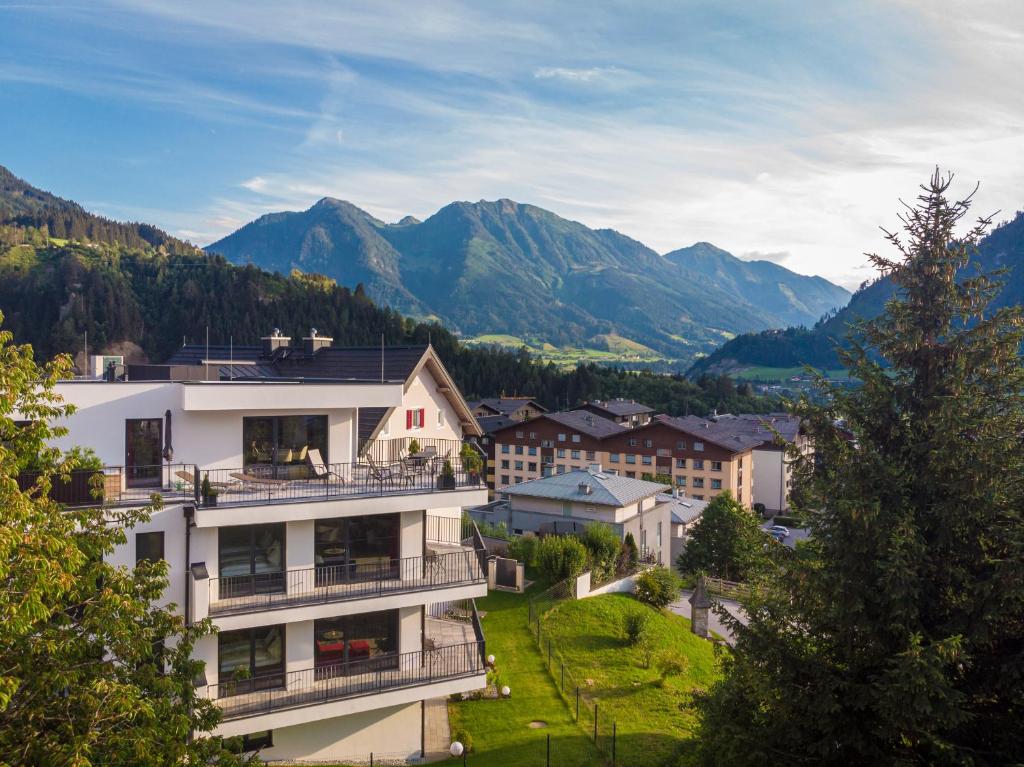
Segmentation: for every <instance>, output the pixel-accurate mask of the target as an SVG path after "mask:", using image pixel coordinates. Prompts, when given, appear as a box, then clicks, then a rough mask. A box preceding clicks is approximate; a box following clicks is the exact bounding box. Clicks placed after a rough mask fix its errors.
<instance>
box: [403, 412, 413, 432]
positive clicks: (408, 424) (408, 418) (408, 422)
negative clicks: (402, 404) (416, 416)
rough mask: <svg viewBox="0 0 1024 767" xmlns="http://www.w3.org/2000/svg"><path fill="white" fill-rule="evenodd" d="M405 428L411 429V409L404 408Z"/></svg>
mask: <svg viewBox="0 0 1024 767" xmlns="http://www.w3.org/2000/svg"><path fill="white" fill-rule="evenodd" d="M405 428H407V429H411V428H412V411H411V410H406V411H405Z"/></svg>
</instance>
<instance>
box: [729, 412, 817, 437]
mask: <svg viewBox="0 0 1024 767" xmlns="http://www.w3.org/2000/svg"><path fill="white" fill-rule="evenodd" d="M710 420H711V421H713V422H714V423H715V425H716V426H718V428H719V429H721V430H723V431H728V432H730V433H732V434H746V435H748V436H751V437H754V438H756V439H761V440H763V441H765V442H772V441H774V440H775V439H776V435H778V436H779V437H781V438H782V439H783V440H785V441H786V442H793V441H794V440H796V438H797V436H798V435H799V434H800V416H796V415H790V414H789V413H769V414H767V415H758V414H751V413H742V414H740V415H730V414H725V415H717V416H712V417H711V419H710Z"/></svg>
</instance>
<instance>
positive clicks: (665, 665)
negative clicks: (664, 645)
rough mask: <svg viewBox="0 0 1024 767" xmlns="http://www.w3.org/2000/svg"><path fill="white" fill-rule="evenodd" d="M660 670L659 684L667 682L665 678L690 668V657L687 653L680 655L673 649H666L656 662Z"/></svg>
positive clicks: (682, 672)
mask: <svg viewBox="0 0 1024 767" xmlns="http://www.w3.org/2000/svg"><path fill="white" fill-rule="evenodd" d="M655 664H656V665H657V667H658V671H659V672H660V676H659V678H658V681H659V682H660V684H659V686H661V685H664V684H665V680H666V679H668V678H669V677H670V676H679V675H680V674H685V673H686V672H687V671H689V669H690V659H689V658H687V657H686V656H685V655H680V654H679V653H677V652H675V651H673V650H665V651H664V652H662V653H661V654H660V655H659V656H658V658H657V661H656V663H655Z"/></svg>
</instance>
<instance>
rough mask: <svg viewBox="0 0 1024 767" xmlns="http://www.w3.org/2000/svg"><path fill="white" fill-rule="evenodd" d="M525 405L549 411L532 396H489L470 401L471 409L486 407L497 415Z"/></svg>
mask: <svg viewBox="0 0 1024 767" xmlns="http://www.w3.org/2000/svg"><path fill="white" fill-rule="evenodd" d="M523 405H533V406H534V407H535V408H537V409H538V410H539V411H540V412H542V413H546V412H547V411H548V409H547V408H546V407H543V406H542V405H541V404H540V403H539V402H537V400H535V399H533V398H531V397H487V398H484V399H478V400H475V401H474V402H470V403H469V409H470V410H476V409H477V408H478V407H485V408H487V409H488V410H491V411H493V412H494V413H495V414H496V415H499V414H500V415H510V414H512V413H514V412H516V411H517V410H518V409H519V408H521V407H522V406H523Z"/></svg>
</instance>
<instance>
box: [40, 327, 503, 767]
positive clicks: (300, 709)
mask: <svg viewBox="0 0 1024 767" xmlns="http://www.w3.org/2000/svg"><path fill="white" fill-rule="evenodd" d="M170 362H171V364H168V365H164V366H158V365H145V366H133V365H128V366H120V365H116V364H114V365H112V366H108V368H107V370H105V371H104V373H105V378H104V379H103V380H99V379H97V380H74V381H65V382H61V383H59V384H58V385H57V390H58V392H59V393H60V395H61V396H62V397H63V398H64V400H65V401H67V402H69V403H72V404H74V405H75V407H76V411H75V412H74V414H72V415H71V416H70V417H69V418H68V419H67V420H66V422H65V423H63V424H62V425H63V426H66V427H67V429H68V431H67V434H66V436H64V437H62V438H60V439H59V441H58V442H57V443H56V446H57V447H60V448H62V449H65V450H66V449H69V448H71V447H72V446H81V447H88V448H92V449H93V450H94V451H95V452H96V454H97V455H98V456H99V458H100V459H101V460H102V461H103V462H104V464H106V466H107V467H108V468H106V469H105V470H104V475H105V476H104V495H105V497H106V500H107V501H108V502H110V503H113V504H140V503H144V502H146V500H147V499H148V498H149V497H150V496H151V494H159V495H160V496H162V498H163V506H162V508H160V509H159V510H158V511H156V512H155V513H154V514H153V515H152V519H151V520H150V521H149V522H148V523H147V524H145V525H142V526H139V527H137V528H135V529H133V530H131V531H129V532H128V540H127V543H126V544H125V545H124V546H122V547H120V548H119V549H118V550H117V551H116V552H115V554H114V555H113V559H114V561H115V563H116V564H123V565H126V566H134V565H135V564H136V562H138V561H140V560H142V559H149V560H155V559H165V560H166V561H167V562H168V563H169V566H170V569H169V579H170V584H169V588H168V589H167V592H166V594H165V595H164V600H165V602H166V603H173V604H174V605H177V606H178V609H180V610H181V611H182V613H183V614H184V615H185V616H186V618H187V619H188V620H189V621H198V620H201V619H204V618H210V619H211V620H212V621H213V623H214V624H215V625H216V627H217V629H218V633H217V634H216V635H214V636H209V637H205V638H203V639H202V640H200V641H199V642H198V643H197V644H196V647H195V656H196V657H197V658H198V659H200V660H203V661H205V679H203V680H200V682H199V683H200V686H201V694H203V695H205V696H207V697H209V698H211V699H213V700H215V701H216V702H217V704H218V705H219V706H220V707H221V708H222V709H223V712H224V716H223V720H222V722H221V723H220V725H219V726H218V728H217V730H216V733H215V734H219V735H223V736H242V738H243V741H244V743H245V746H246V748H253V749H254V748H256V747H260V748H261V751H260V755H261V757H262V758H265V759H267V760H310V761H321V760H323V761H328V760H341V759H344V758H345V757H347V756H350V755H354V754H366V753H369V752H371V751H376V752H388V753H392V754H393V753H395V752H401V753H403V754H407V755H409V756H415V755H417V754H420V753H421V751H422V749H423V748H424V737H425V735H424V722H425V716H426V714H425V711H426V706H425V704H424V701H426V700H429V699H432V698H436V697H442V696H448V695H450V694H452V693H456V692H468V691H470V690H474V689H479V688H482V687H483V686H484V685H485V679H486V676H485V660H484V659H485V657H486V654H485V649H484V637H483V633H482V630H481V627H480V623H479V620H478V617H477V615H476V610H475V605H474V602H473V600H474V599H475V598H476V597H481V596H483V595H484V594H486V590H487V585H486V584H487V576H486V572H485V570H486V558H485V554H484V553H483V552H482V550H480V549H479V548H478V547H476V546H474V545H473V539H472V538H467V537H466V535H465V530H464V529H463V527H462V519H461V517H462V509H463V507H469V506H475V505H479V504H481V503H483V502H484V501H486V497H487V492H486V489H485V488H484V485H483V480H482V477H481V476H479V474H478V473H476V472H468V471H465V470H463V468H462V466H461V465H460V459H459V448H460V447H461V444H462V441H463V439H464V438H465V437H470V436H475V435H478V434H479V429H478V427H477V425H476V422H475V420H474V418H473V415H472V413H471V411H470V409H469V407H468V406H467V404H466V402H465V401H464V399H463V398H462V395H461V394H460V393H459V391H458V389H457V388H456V387H455V385H454V383H453V382H452V380H451V378H450V376H449V375H448V373H447V371H446V370H445V368H444V366H443V365H442V363H441V361H440V360H439V359H438V357H437V355H436V354H435V352H434V351H433V349H432V348H430V347H429V346H428V347H397V348H396V347H392V348H383V349H382V348H374V349H366V348H338V347H333V346H331V344H330V339H328V338H324V337H322V336H317V335H316V334H315V333H311V334H310V337H309V338H306V339H304V340H303V343H302V344H301V345H295V346H292V345H291V343H290V340H289V339H287V338H283V337H282V336H280V334H274V335H272V336H269V337H267V338H266V339H264V342H263V345H262V346H260V347H234V348H230V349H228V348H217V347H214V348H208V347H184V348H183V349H181V350H180V351H179V352H178V353H177V354H176V355H175V356H174V358H172V360H171V361H170ZM414 441H415V443H416V444H413V442H414ZM65 490H66V491H68V489H67V488H65ZM73 490H74V488H71V489H70V492H73ZM63 500H67V501H69V502H88V501H86V500H84V499H82V498H78V499H73V498H68V499H63Z"/></svg>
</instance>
